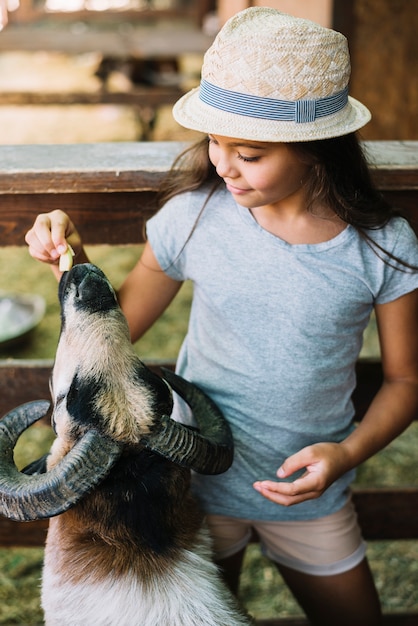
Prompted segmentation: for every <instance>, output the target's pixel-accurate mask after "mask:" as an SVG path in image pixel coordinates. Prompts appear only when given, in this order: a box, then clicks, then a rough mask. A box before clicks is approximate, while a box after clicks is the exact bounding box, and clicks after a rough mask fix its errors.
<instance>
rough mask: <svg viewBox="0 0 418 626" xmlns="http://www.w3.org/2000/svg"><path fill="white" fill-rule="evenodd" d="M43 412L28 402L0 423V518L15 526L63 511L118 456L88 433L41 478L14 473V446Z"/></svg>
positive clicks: (44, 405) (43, 404) (116, 449)
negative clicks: (7, 519)
mask: <svg viewBox="0 0 418 626" xmlns="http://www.w3.org/2000/svg"><path fill="white" fill-rule="evenodd" d="M48 408H49V402H48V401H46V400H39V401H35V402H28V403H27V404H23V405H22V406H20V407H17V408H16V409H14V410H13V411H11V412H10V413H8V414H7V415H6V416H5V417H4V418H3V419H2V420H0V514H2V515H4V516H6V517H8V518H9V519H12V520H15V521H20V522H25V521H30V520H35V519H41V518H47V517H53V516H55V515H59V514H60V513H63V512H64V511H66V510H68V509H69V508H71V507H72V506H74V504H76V503H77V502H78V501H79V500H80V499H81V498H82V497H83V496H84V495H85V494H86V493H88V492H89V491H90V490H91V489H92V488H93V487H94V486H96V485H97V484H98V483H100V481H102V480H103V479H104V478H105V477H106V475H107V474H108V473H109V471H110V469H111V468H112V466H113V465H114V464H115V463H116V461H117V459H118V458H119V457H120V455H121V453H122V448H121V445H120V444H117V443H115V442H113V441H111V440H110V439H107V438H106V437H103V436H102V435H101V434H100V433H98V432H97V431H95V430H90V431H88V432H87V433H86V434H85V435H84V437H82V438H81V439H80V440H79V441H78V442H77V443H76V444H75V445H74V447H73V448H72V449H71V450H70V452H69V453H68V454H67V455H66V456H65V457H64V458H63V459H62V460H61V461H60V462H59V463H58V464H57V465H56V466H55V467H53V468H52V469H51V470H49V471H47V472H46V473H45V474H39V475H36V476H34V475H32V476H30V475H27V474H24V473H22V472H19V470H18V469H17V467H16V465H15V463H14V460H13V450H14V447H15V445H16V442H17V440H18V438H19V436H20V435H21V434H22V433H23V431H24V430H26V429H27V428H28V427H29V426H30V425H31V424H33V423H34V422H36V421H38V420H39V419H41V417H43V416H44V415H45V414H46V413H47V411H48Z"/></svg>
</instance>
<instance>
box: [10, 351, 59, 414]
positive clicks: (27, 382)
mask: <svg viewBox="0 0 418 626" xmlns="http://www.w3.org/2000/svg"><path fill="white" fill-rule="evenodd" d="M51 369H52V360H46V359H45V360H37V361H35V360H23V359H22V360H10V361H9V360H8V359H7V360H0V416H3V415H5V414H6V413H7V412H8V411H10V410H11V409H13V408H15V407H17V406H19V405H20V404H24V403H25V402H30V401H31V400H42V399H46V400H49V399H50V397H51V394H50V392H49V377H50V375H51Z"/></svg>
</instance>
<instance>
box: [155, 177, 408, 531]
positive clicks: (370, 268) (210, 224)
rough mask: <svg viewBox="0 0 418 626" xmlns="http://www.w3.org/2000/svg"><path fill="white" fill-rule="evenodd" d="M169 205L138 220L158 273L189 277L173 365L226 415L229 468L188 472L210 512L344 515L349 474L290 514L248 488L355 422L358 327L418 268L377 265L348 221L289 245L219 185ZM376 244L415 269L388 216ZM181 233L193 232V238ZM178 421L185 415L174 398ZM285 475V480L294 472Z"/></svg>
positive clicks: (397, 225)
mask: <svg viewBox="0 0 418 626" xmlns="http://www.w3.org/2000/svg"><path fill="white" fill-rule="evenodd" d="M206 197H207V190H202V191H200V192H193V193H186V194H182V195H179V196H176V197H175V198H173V199H172V200H170V201H169V202H168V203H167V204H166V206H165V207H163V209H161V211H159V213H158V214H157V215H156V216H154V217H153V218H152V219H151V220H150V221H149V222H148V226H147V233H148V239H149V242H150V244H151V247H152V249H153V251H154V253H155V255H156V257H157V259H158V262H159V263H160V265H161V267H162V268H163V270H164V271H165V272H166V273H167V274H168V275H169V276H171V277H172V278H174V279H176V280H179V281H182V280H187V279H190V280H191V281H193V285H194V292H193V303H192V308H191V314H190V322H189V329H188V334H187V336H186V338H185V340H184V343H183V346H182V348H181V351H180V355H179V358H178V367H177V371H178V373H179V374H181V375H182V376H184V377H185V378H187V379H189V380H191V381H193V382H194V383H196V384H197V385H199V386H200V387H201V388H202V389H204V390H205V391H206V392H207V393H208V394H209V395H210V396H211V397H212V398H213V400H214V401H215V402H216V403H217V404H218V406H219V407H220V409H221V410H222V411H223V413H224V415H225V417H226V418H227V419H228V421H229V423H230V425H231V428H232V432H233V436H234V441H235V455H234V463H233V466H232V467H231V469H229V470H228V471H227V472H226V473H224V474H222V475H220V476H200V475H194V476H193V485H194V491H195V493H196V495H197V496H198V498H199V499H200V502H201V503H202V506H203V507H204V509H205V510H206V511H207V512H210V513H213V514H221V515H230V516H234V517H241V518H248V519H254V520H255V519H259V520H297V519H313V518H317V517H320V516H323V515H328V514H331V513H333V512H335V511H337V510H339V509H340V508H341V507H342V506H343V505H344V503H345V501H346V499H347V489H348V485H349V484H350V482H352V480H353V478H354V471H353V472H349V473H348V474H346V475H345V476H343V477H342V478H340V479H339V480H338V481H336V482H335V483H334V484H333V485H331V487H329V488H328V489H327V491H326V492H325V493H324V494H323V495H322V496H321V498H319V499H317V500H310V501H307V502H303V503H301V504H297V505H295V506H292V507H289V508H286V507H283V506H280V505H277V504H274V503H272V502H270V501H268V500H266V499H265V498H263V497H262V496H261V495H260V494H259V493H257V492H256V491H255V490H254V489H253V487H252V484H253V482H254V481H256V480H263V479H271V480H277V477H276V471H277V469H278V468H279V467H280V465H281V463H282V462H283V461H284V460H285V459H286V457H288V456H289V455H290V454H292V453H295V452H297V451H298V450H300V449H301V448H303V447H304V446H307V445H309V444H312V443H315V442H319V441H334V442H339V441H341V440H342V439H344V438H345V437H347V435H348V434H349V433H350V432H351V430H352V429H353V427H354V426H353V406H352V402H351V395H352V392H353V389H354V387H355V363H356V359H357V357H358V355H359V352H360V349H361V345H362V338H363V331H364V329H365V327H366V325H367V323H368V321H369V317H370V313H371V311H372V309H373V306H374V304H375V303H386V302H390V301H392V300H395V299H396V298H398V297H400V296H402V295H404V294H406V293H408V292H410V291H413V290H414V289H416V288H417V287H418V272H404V271H399V270H397V269H394V268H393V267H391V265H390V264H386V263H384V262H383V261H382V260H381V259H380V258H379V257H378V256H377V254H376V253H375V252H373V251H372V250H371V248H370V246H369V245H367V243H366V242H365V241H364V239H362V238H361V237H360V236H359V235H358V233H357V231H356V230H355V229H354V228H352V227H351V226H347V227H346V229H345V230H344V231H343V232H341V233H340V234H339V235H337V236H336V237H335V238H333V239H331V240H329V241H326V242H323V243H319V244H298V245H290V244H288V243H287V242H285V241H283V240H281V239H280V238H278V237H276V236H274V235H272V234H271V233H269V232H267V231H266V230H264V229H263V228H262V227H260V226H259V224H258V223H257V222H256V221H255V220H254V219H253V217H252V215H251V213H250V211H249V210H248V209H246V208H244V207H242V206H240V205H238V204H237V203H236V202H235V201H234V199H233V197H232V196H231V194H230V193H229V192H227V191H226V190H225V189H224V188H223V187H222V188H221V189H220V190H219V191H217V192H216V193H215V194H214V195H213V197H212V198H211V199H210V200H209V202H208V204H207V206H206V207H205V209H204V211H203V213H202V215H201V217H200V219H199V221H198V222H197V226H196V228H195V230H194V231H193V234H192V235H191V237H190V238H189V236H190V233H191V231H192V229H193V227H194V225H195V223H196V219H197V217H198V214H199V211H200V210H201V208H202V205H203V203H204V201H205V199H206ZM370 234H371V235H372V236H373V238H374V239H375V241H377V242H378V243H379V244H380V245H381V246H383V247H384V248H385V249H386V250H388V251H390V252H393V253H394V254H395V255H397V256H399V257H401V258H402V259H404V260H406V261H408V262H410V263H413V264H415V265H418V243H417V239H416V237H415V235H414V233H413V231H412V229H411V228H410V227H409V225H408V224H407V222H406V221H405V220H403V219H401V218H396V219H393V220H392V221H391V222H390V223H389V224H388V225H387V226H385V227H384V228H383V229H379V230H376V231H370ZM188 238H189V239H188ZM175 417H176V419H179V420H180V421H183V422H185V423H190V415H188V411H187V408H186V407H185V406H184V404H183V403H181V402H178V403H177V405H176V414H175ZM293 478H294V477H293Z"/></svg>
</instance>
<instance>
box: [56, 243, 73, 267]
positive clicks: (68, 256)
mask: <svg viewBox="0 0 418 626" xmlns="http://www.w3.org/2000/svg"><path fill="white" fill-rule="evenodd" d="M67 245H68V248H67V250H66V251H65V252H64V254H61V256H60V261H59V269H60V272H68V270H70V269H71V268H72V266H73V256H74V250H73V249H72V247H71V246H70V244H67Z"/></svg>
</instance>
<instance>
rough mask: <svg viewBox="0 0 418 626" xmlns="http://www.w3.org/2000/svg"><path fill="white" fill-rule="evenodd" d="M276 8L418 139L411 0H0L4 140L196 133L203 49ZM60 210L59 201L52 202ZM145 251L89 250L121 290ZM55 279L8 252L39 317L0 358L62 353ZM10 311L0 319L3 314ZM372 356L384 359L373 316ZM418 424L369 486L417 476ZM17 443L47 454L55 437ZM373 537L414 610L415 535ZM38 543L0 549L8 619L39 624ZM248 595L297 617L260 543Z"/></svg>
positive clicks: (367, 471)
mask: <svg viewBox="0 0 418 626" xmlns="http://www.w3.org/2000/svg"><path fill="white" fill-rule="evenodd" d="M256 5H262V6H273V7H275V8H278V9H279V10H282V11H285V12H288V13H291V14H293V15H297V16H300V17H306V18H308V19H311V20H314V21H317V22H319V23H321V24H323V25H324V26H328V27H332V28H335V29H336V30H339V31H341V32H342V33H344V34H345V35H346V36H347V38H348V41H349V46H350V51H351V57H352V80H351V88H350V93H351V95H352V96H354V97H356V98H358V99H359V100H361V101H362V102H363V103H364V104H366V105H367V106H368V107H369V108H370V109H371V111H372V113H373V119H372V122H371V123H370V124H368V125H367V126H366V127H365V128H364V129H363V130H362V137H363V138H364V139H369V140H418V115H417V113H418V110H417V109H418V81H417V76H418V67H417V64H418V38H417V37H416V33H417V32H418V12H417V10H416V3H415V2H414V1H413V0H272V1H270V2H269V1H268V0H264V1H263V0H261V1H260V2H259V1H256V0H252V1H251V0H217V1H216V0H197V1H192V0H0V144H3V145H17V144H57V143H58V144H68V143H77V144H83V143H96V142H132V141H166V140H181V141H183V140H185V141H188V140H193V139H195V138H196V135H195V134H194V133H193V132H191V131H185V130H184V129H182V128H180V127H179V126H178V125H176V123H175V122H174V121H173V119H172V116H171V107H172V104H173V103H174V102H175V101H176V100H177V99H178V97H179V96H180V95H181V94H182V93H184V92H185V91H187V90H188V89H190V88H191V87H193V86H195V85H197V84H198V83H199V78H200V67H201V62H202V57H203V53H204V51H205V50H206V49H207V48H208V47H209V46H210V44H211V42H212V41H213V38H214V37H215V35H216V33H217V32H218V30H219V28H220V27H221V26H222V24H223V23H224V22H225V21H226V20H227V19H228V18H229V17H230V16H232V15H233V14H234V13H236V12H237V11H239V10H242V9H244V8H246V7H248V6H256ZM52 208H56V207H51V209H52ZM139 252H140V249H139V247H138V246H125V247H120V248H118V249H115V248H112V250H110V249H109V248H107V247H106V246H98V247H93V248H92V249H91V250H90V251H89V253H90V256H91V259H92V260H93V261H94V262H95V263H97V264H98V265H100V266H101V267H102V268H103V269H104V271H105V272H106V273H107V274H108V276H109V278H110V279H111V280H112V282H113V283H114V284H115V286H116V287H117V286H118V285H119V284H120V282H121V281H122V280H123V277H124V276H125V275H126V273H127V272H128V271H129V269H130V268H131V267H132V265H133V264H134V263H135V261H136V259H137V257H138V254H139ZM56 290H57V286H56V283H55V280H54V279H53V277H52V275H51V273H50V271H49V269H48V268H46V267H45V266H43V265H42V264H40V263H36V262H35V261H33V260H32V259H31V258H30V257H29V255H28V253H27V251H26V249H25V248H24V247H23V242H22V248H2V249H0V291H4V292H5V293H8V292H11V291H13V292H18V293H19V294H21V295H25V294H27V293H31V292H36V294H37V295H40V296H41V297H42V298H43V299H44V301H45V311H44V312H43V317H42V319H41V321H40V322H39V324H37V326H36V328H35V330H34V331H33V332H32V333H31V334H30V335H27V336H26V335H25V337H24V338H23V340H22V341H12V342H3V343H1V342H0V358H23V359H25V358H35V359H36V358H53V356H54V352H55V346H56V342H57V338H58V332H59V307H58V302H57V295H56ZM190 297H191V289H190V286H189V285H185V287H184V288H183V289H182V291H181V293H180V297H178V298H177V299H176V301H175V303H173V305H172V306H171V307H170V309H169V310H168V311H167V313H166V314H165V315H164V317H163V319H162V320H161V321H160V322H159V323H158V324H157V325H156V326H155V328H153V329H152V330H151V331H149V333H147V335H146V336H145V337H144V338H143V339H142V340H141V341H140V342H138V344H137V346H136V349H137V351H138V353H139V355H140V356H141V358H144V359H149V358H161V359H165V358H169V359H173V358H175V357H176V354H177V351H178V348H179V346H180V344H181V341H182V338H183V336H184V333H185V331H186V327H187V317H188V306H189V303H190ZM1 314H2V311H1V307H0V325H1V323H2V321H1V320H2V318H1ZM364 354H365V355H366V356H376V355H378V348H377V341H376V334H375V330H374V327H373V324H372V325H371V327H370V329H369V331H368V334H367V335H366V338H365V347H364ZM416 426H417V425H416V424H415V425H414V426H413V427H411V429H410V430H408V434H405V436H403V437H400V438H399V439H398V440H397V441H396V442H394V443H393V444H392V445H391V446H389V448H388V449H387V450H386V451H384V452H383V453H381V454H380V455H378V458H376V459H373V461H370V462H368V463H366V464H365V465H364V467H362V468H360V471H359V479H358V480H359V482H363V483H367V482H373V484H376V485H378V484H380V485H385V484H397V483H401V482H402V483H409V484H416V481H417V478H416V474H417V473H416V462H414V463H413V462H412V459H413V458H414V454H415V451H416V448H417V444H418V429H417V428H416ZM42 430H43V429H42V428H38V429H37V432H36V433H35V434H34V435H31V437H30V438H29V439H27V440H24V441H23V442H22V443H21V445H20V449H19V450H18V451H17V455H18V457H19V461H20V464H21V465H22V464H23V463H24V462H25V459H26V456H27V455H30V457H31V458H33V457H34V456H36V455H38V456H39V455H40V454H41V453H43V451H44V450H46V449H47V447H48V446H49V445H50V433H49V432H42ZM399 544H400V542H397V545H396V547H393V546H392V544H391V543H390V542H374V543H373V544H372V545H371V546H370V558H371V561H372V567H373V571H374V574H375V576H376V580H377V585H378V588H379V590H380V592H381V594H382V599H383V603H384V606H385V609H386V610H393V611H396V610H404V609H406V608H408V607H410V608H411V609H415V610H416V609H417V607H418V545H417V544H418V542H413V541H406V542H403V545H401V547H400V546H399ZM41 564H42V550H41V549H26V550H17V549H8V550H0V624H28V625H30V626H34V625H35V624H38V623H39V624H40V623H42V613H41V611H40V607H39V577H40V571H41ZM241 597H242V599H243V601H244V602H245V604H246V606H247V608H248V609H249V610H250V611H251V612H252V613H253V614H254V615H256V616H257V617H258V618H262V617H272V616H274V615H281V616H283V615H296V614H300V609H299V608H298V606H297V605H296V604H295V603H294V601H293V600H292V598H291V596H290V594H289V592H288V591H287V589H286V588H285V587H284V585H283V583H282V581H281V579H280V577H279V576H278V574H277V572H276V571H275V569H274V567H273V566H272V565H271V564H270V563H269V562H268V561H266V560H265V559H264V558H263V557H262V556H261V555H260V553H259V551H258V548H257V546H251V549H250V550H249V551H248V555H247V557H246V563H245V570H244V575H243V580H242V584H241Z"/></svg>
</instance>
